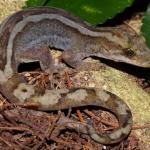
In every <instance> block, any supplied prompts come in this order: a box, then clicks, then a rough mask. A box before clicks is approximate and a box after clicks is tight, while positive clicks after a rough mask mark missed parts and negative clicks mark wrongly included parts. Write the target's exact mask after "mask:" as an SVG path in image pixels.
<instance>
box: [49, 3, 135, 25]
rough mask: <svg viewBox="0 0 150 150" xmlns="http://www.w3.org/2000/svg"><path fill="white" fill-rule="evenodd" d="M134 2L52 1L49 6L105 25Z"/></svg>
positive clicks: (93, 22)
mask: <svg viewBox="0 0 150 150" xmlns="http://www.w3.org/2000/svg"><path fill="white" fill-rule="evenodd" d="M132 2H133V0H51V1H49V2H48V3H47V5H48V6H54V7H59V8H63V9H65V10H68V11H70V12H72V13H73V14H75V15H77V16H80V17H81V18H82V19H84V20H86V21H88V22H90V23H92V24H98V23H103V22H105V21H106V20H107V19H111V18H112V17H114V16H115V15H116V14H117V13H119V12H121V11H123V10H124V9H125V8H126V7H127V6H129V5H131V4H132Z"/></svg>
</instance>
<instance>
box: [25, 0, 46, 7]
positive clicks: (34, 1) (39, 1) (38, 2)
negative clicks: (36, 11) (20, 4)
mask: <svg viewBox="0 0 150 150" xmlns="http://www.w3.org/2000/svg"><path fill="white" fill-rule="evenodd" d="M46 1H47V0H28V1H27V2H26V5H27V7H34V6H43V5H44V4H45V2H46Z"/></svg>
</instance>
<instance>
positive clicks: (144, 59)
mask: <svg viewBox="0 0 150 150" xmlns="http://www.w3.org/2000/svg"><path fill="white" fill-rule="evenodd" d="M122 53H123V56H121V57H122V60H123V61H125V62H127V63H129V64H133V65H136V66H140V67H145V68H150V49H148V48H147V47H146V49H140V48H138V49H133V48H124V49H123V51H122Z"/></svg>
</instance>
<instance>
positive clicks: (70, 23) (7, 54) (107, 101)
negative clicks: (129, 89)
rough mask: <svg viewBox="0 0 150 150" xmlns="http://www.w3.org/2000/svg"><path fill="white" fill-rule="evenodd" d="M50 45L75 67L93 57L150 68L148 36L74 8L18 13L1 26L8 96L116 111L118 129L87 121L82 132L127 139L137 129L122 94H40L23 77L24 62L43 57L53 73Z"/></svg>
mask: <svg viewBox="0 0 150 150" xmlns="http://www.w3.org/2000/svg"><path fill="white" fill-rule="evenodd" d="M49 47H51V48H56V49H60V50H62V51H63V54H62V58H63V60H64V61H65V62H66V63H67V64H69V65H70V66H72V67H75V68H76V67H77V66H78V65H80V63H81V62H82V60H83V59H84V58H86V57H89V56H97V57H102V58H106V59H110V60H113V61H118V62H125V63H129V64H133V65H137V66H141V67H150V50H149V49H148V48H147V46H146V45H145V42H144V39H143V38H141V37H140V36H138V35H137V34H136V33H135V32H134V31H133V30H132V29H130V28H126V27H125V26H123V27H121V28H120V27H112V28H111V27H105V28H96V27H92V26H90V25H88V24H87V23H85V22H83V21H82V20H80V19H79V18H78V17H74V16H72V15H71V14H70V13H68V12H65V11H63V10H60V9H56V8H46V7H43V8H32V9H28V10H23V11H20V12H17V13H15V14H13V15H11V16H10V17H8V18H7V19H6V20H4V21H3V23H2V24H1V26H0V92H1V93H2V94H3V95H4V96H5V97H6V98H7V99H8V100H10V101H12V102H15V103H16V104H19V105H24V106H28V104H29V103H32V104H34V106H36V108H37V109H38V110H43V111H52V110H61V109H68V108H70V107H79V106H87V105H94V106H100V107H104V108H106V109H108V110H110V111H111V112H113V113H114V114H115V115H116V117H117V119H118V121H119V128H118V129H116V130H115V131H113V132H112V133H109V134H108V133H106V134H100V133H97V132H96V131H95V129H94V128H93V126H92V125H87V127H86V129H87V130H86V131H85V130H82V129H81V130H80V129H79V128H80V127H79V128H78V129H77V128H76V130H78V131H80V132H83V133H85V134H89V135H90V136H91V138H93V139H94V140H95V141H97V142H100V143H103V144H112V143H116V142H119V141H121V140H122V139H124V138H125V137H127V135H128V134H129V133H130V130H131V127H132V115H131V111H130V109H129V107H128V106H127V105H126V104H125V103H124V102H123V101H122V100H121V99H120V98H119V97H117V96H116V95H114V94H112V93H110V92H107V91H105V90H101V89H93V88H76V89H60V90H55V89H54V90H51V89H45V91H44V92H40V91H39V89H38V90H37V88H36V87H34V86H33V85H29V84H27V83H26V82H25V81H24V80H22V79H21V78H20V76H19V74H18V66H19V64H20V63H28V62H35V61H39V63H40V66H41V69H42V70H43V71H45V72H48V73H52V71H53V60H52V57H51V55H50V54H49V49H48V48H49ZM64 126H66V127H67V126H69V124H68V123H66V124H65V123H64Z"/></svg>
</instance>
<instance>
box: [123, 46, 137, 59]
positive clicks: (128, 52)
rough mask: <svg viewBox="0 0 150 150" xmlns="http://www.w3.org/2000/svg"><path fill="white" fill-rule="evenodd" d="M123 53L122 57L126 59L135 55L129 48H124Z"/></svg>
mask: <svg viewBox="0 0 150 150" xmlns="http://www.w3.org/2000/svg"><path fill="white" fill-rule="evenodd" d="M123 52H124V55H125V56H127V57H133V56H135V55H136V53H135V52H134V51H133V50H132V49H130V48H125V49H124V50H123Z"/></svg>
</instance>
